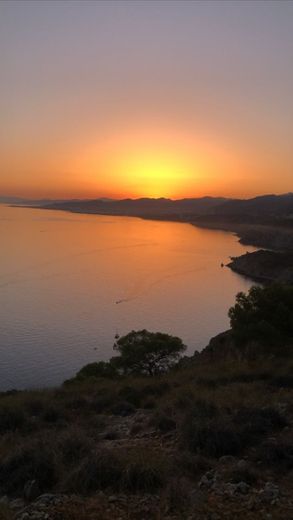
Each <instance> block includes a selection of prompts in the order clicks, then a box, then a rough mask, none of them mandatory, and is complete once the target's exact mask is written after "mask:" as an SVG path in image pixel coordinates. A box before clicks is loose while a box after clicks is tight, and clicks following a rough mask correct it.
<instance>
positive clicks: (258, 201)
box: [215, 193, 293, 217]
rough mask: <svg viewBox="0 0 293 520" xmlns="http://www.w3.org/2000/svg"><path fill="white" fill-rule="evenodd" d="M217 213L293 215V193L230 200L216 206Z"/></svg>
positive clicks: (267, 215)
mask: <svg viewBox="0 0 293 520" xmlns="http://www.w3.org/2000/svg"><path fill="white" fill-rule="evenodd" d="M215 214H216V215H227V216H228V215H246V216H253V217H283V216H287V217H288V216H290V215H292V216H293V193H286V194H284V195H262V196H259V197H254V198H253V199H247V200H228V201H226V202H225V203H224V204H222V205H220V206H218V207H217V208H215Z"/></svg>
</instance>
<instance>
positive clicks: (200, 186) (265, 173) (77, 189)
mask: <svg viewBox="0 0 293 520" xmlns="http://www.w3.org/2000/svg"><path fill="white" fill-rule="evenodd" d="M0 63H1V67H0V80H1V83H0V84H1V97H0V109H1V135H0V157H1V163H0V193H1V194H16V195H23V196H38V197H39V196H51V197H57V196H58V197H65V196H66V197H67V196H68V197H70V196H81V197H85V196H87V197H88V196H89V197H96V196H115V197H122V196H142V195H147V196H163V195H166V196H171V197H173V198H176V197H177V198H179V197H183V196H201V195H203V194H210V195H228V196H239V197H245V196H252V195H255V194H260V193H269V192H277V193H281V192H286V191H293V182H292V180H293V146H292V144H293V143H292V140H293V2H292V1H291V0H290V1H282V0H277V1H274V2H270V1H268V0H266V1H251V2H250V1H249V0H245V1H243V2H242V1H240V0H235V1H232V0H231V1H220V0H216V1H202V2H201V1H194V2H193V1H184V0H178V1H168V0H163V1H159V0H158V1H155V0H153V1H151V0H146V1H139V0H136V1H135V0H132V1H123V0H118V1H117V2H116V1H112V2H111V1H109V0H108V1H105V2H103V1H87V0H83V1H70V0H66V1H48V2H46V1H45V0H42V1H40V2H37V1H24V0H22V1H16V2H13V1H12V0H10V1H8V2H5V1H3V0H2V1H1V3H0Z"/></svg>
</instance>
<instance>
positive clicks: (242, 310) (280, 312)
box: [229, 284, 293, 349]
mask: <svg viewBox="0 0 293 520" xmlns="http://www.w3.org/2000/svg"><path fill="white" fill-rule="evenodd" d="M229 318H230V323H231V328H232V330H233V333H234V335H235V337H236V338H237V339H238V340H239V341H240V342H244V343H245V342H248V341H250V340H252V341H259V342H260V343H262V344H265V345H266V346H267V347H269V346H270V347H272V346H277V347H278V349H280V347H281V346H282V344H284V342H285V343H287V344H288V342H291V341H292V340H293V287H290V286H285V285H274V284H272V285H269V286H267V287H256V286H254V287H251V289H250V290H249V292H248V294H244V293H243V292H241V293H239V294H237V296H236V304H235V305H234V307H231V309H230V310H229Z"/></svg>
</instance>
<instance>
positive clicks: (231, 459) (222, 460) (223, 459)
mask: <svg viewBox="0 0 293 520" xmlns="http://www.w3.org/2000/svg"><path fill="white" fill-rule="evenodd" d="M233 462H235V457H233V455H223V456H222V457H220V458H219V464H223V466H225V465H226V464H232V463H233Z"/></svg>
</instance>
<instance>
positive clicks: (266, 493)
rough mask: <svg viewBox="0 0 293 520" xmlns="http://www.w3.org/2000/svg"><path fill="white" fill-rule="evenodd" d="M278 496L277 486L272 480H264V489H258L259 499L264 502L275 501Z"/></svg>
mask: <svg viewBox="0 0 293 520" xmlns="http://www.w3.org/2000/svg"><path fill="white" fill-rule="evenodd" d="M279 497H280V490H279V487H278V486H277V485H276V484H273V482H266V484H265V486H264V489H262V490H261V491H260V499H261V500H262V501H264V502H275V501H276V500H278V498H279Z"/></svg>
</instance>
